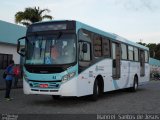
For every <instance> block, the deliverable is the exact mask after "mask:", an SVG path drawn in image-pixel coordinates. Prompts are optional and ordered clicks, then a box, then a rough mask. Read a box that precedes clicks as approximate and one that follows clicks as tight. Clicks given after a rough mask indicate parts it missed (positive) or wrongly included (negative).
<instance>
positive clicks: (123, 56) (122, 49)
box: [121, 44, 127, 60]
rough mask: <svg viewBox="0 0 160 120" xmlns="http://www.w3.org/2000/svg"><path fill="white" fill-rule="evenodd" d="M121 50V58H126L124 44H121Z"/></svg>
mask: <svg viewBox="0 0 160 120" xmlns="http://www.w3.org/2000/svg"><path fill="white" fill-rule="evenodd" d="M121 51H122V59H123V60H127V46H126V45H125V44H121Z"/></svg>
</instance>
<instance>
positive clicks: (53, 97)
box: [52, 95, 60, 100]
mask: <svg viewBox="0 0 160 120" xmlns="http://www.w3.org/2000/svg"><path fill="white" fill-rule="evenodd" d="M52 99H53V100H58V99H60V96H59V95H52Z"/></svg>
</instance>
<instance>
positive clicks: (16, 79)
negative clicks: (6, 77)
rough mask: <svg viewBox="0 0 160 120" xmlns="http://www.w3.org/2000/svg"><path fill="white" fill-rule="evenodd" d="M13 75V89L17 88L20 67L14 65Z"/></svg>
mask: <svg viewBox="0 0 160 120" xmlns="http://www.w3.org/2000/svg"><path fill="white" fill-rule="evenodd" d="M13 74H14V87H15V88H17V84H18V78H19V76H20V67H19V66H18V65H15V67H14V69H13Z"/></svg>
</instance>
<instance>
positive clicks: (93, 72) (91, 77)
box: [78, 59, 115, 96]
mask: <svg viewBox="0 0 160 120" xmlns="http://www.w3.org/2000/svg"><path fill="white" fill-rule="evenodd" d="M98 75H100V76H101V77H103V82H104V92H106V91H111V90H115V88H114V85H113V82H112V77H111V76H112V60H111V59H105V60H102V61H100V62H98V63H96V64H94V65H93V66H91V67H89V68H88V69H86V70H85V71H83V72H82V73H81V74H80V75H79V77H78V95H79V96H84V95H90V94H93V86H94V82H95V79H96V77H97V76H98Z"/></svg>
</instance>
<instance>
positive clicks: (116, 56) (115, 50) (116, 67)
mask: <svg viewBox="0 0 160 120" xmlns="http://www.w3.org/2000/svg"><path fill="white" fill-rule="evenodd" d="M120 55H121V48H120V44H119V43H112V58H113V60H112V77H113V78H115V79H119V78H120V74H121V71H120V70H121V69H120V60H121V57H120Z"/></svg>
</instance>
